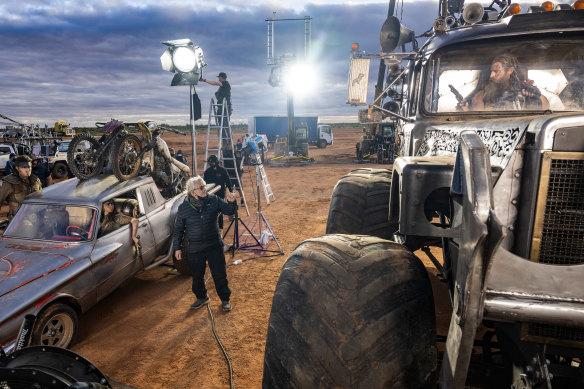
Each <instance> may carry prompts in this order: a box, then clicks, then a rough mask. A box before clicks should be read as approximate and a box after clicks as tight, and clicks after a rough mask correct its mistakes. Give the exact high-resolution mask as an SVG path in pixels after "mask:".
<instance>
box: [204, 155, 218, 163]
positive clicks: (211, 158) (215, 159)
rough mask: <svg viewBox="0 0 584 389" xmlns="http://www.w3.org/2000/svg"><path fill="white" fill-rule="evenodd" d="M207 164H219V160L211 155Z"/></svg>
mask: <svg viewBox="0 0 584 389" xmlns="http://www.w3.org/2000/svg"><path fill="white" fill-rule="evenodd" d="M207 162H219V159H217V156H215V155H211V156H210V157H209V159H208V160H207Z"/></svg>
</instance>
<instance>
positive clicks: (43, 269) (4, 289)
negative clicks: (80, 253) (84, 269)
mask: <svg viewBox="0 0 584 389" xmlns="http://www.w3.org/2000/svg"><path fill="white" fill-rule="evenodd" d="M64 252H65V250H64V249H63V246H59V245H55V246H49V245H46V244H37V245H35V244H30V243H28V244H26V245H24V244H19V243H14V242H12V243H3V244H1V245H0V297H2V296H4V295H6V294H8V293H10V292H12V291H14V290H16V289H18V288H20V287H21V286H24V285H27V284H29V283H31V282H33V281H35V280H38V279H40V278H42V277H44V276H46V275H47V274H50V273H52V272H55V271H62V270H63V269H66V268H67V267H68V266H70V265H71V264H73V263H74V262H75V260H73V259H72V257H70V256H68V255H65V253H64Z"/></svg>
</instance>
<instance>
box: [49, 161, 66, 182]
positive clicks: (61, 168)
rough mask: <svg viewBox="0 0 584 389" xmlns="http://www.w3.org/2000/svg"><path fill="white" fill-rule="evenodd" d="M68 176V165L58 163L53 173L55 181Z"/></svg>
mask: <svg viewBox="0 0 584 389" xmlns="http://www.w3.org/2000/svg"><path fill="white" fill-rule="evenodd" d="M66 175H67V165H65V164H64V163H62V162H59V163H56V164H55V166H53V170H52V172H51V176H53V178H54V179H57V180H58V179H60V178H63V177H65V176H66Z"/></svg>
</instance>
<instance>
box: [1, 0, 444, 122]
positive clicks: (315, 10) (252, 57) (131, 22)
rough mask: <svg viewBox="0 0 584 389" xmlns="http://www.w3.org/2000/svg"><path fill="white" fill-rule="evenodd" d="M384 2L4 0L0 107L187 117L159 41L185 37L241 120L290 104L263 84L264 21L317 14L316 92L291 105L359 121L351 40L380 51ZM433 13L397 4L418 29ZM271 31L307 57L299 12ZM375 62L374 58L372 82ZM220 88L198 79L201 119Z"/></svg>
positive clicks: (31, 113) (61, 113) (18, 114)
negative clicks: (352, 101) (352, 91)
mask: <svg viewBox="0 0 584 389" xmlns="http://www.w3.org/2000/svg"><path fill="white" fill-rule="evenodd" d="M398 3H399V4H401V3H400V2H399V1H398ZM387 8H388V1H386V0H382V1H379V0H378V1H368V0H354V1H338V0H337V1H335V0H315V1H312V2H307V1H302V0H280V1H269V0H255V1H249V0H219V1H207V0H196V1H195V0H191V1H186V0H183V1H180V0H86V1H77V0H2V2H1V3H0V61H1V62H0V114H3V115H5V116H8V117H10V118H13V119H15V120H17V121H20V122H24V123H36V124H40V125H44V124H45V123H46V124H49V125H52V123H54V122H55V121H57V120H60V121H63V120H64V121H67V122H69V123H71V124H72V125H73V126H92V125H93V124H94V123H95V122H96V121H107V120H109V119H110V118H117V119H121V120H125V121H136V120H139V119H145V118H148V119H153V120H157V121H160V122H165V123H169V124H185V123H187V122H188V120H189V114H188V113H189V88H188V87H187V86H175V87H170V81H171V79H172V76H173V75H172V74H171V73H168V72H165V71H163V70H162V69H161V66H160V56H161V54H162V53H163V51H164V49H165V48H166V46H164V45H162V44H161V43H160V42H161V41H165V40H171V39H180V38H190V39H191V40H192V41H193V42H194V43H195V44H196V45H199V46H200V47H201V48H202V49H203V51H204V54H205V61H206V62H207V64H208V66H207V67H206V68H205V70H204V74H203V76H204V77H205V78H208V79H213V80H216V79H217V78H216V76H217V74H218V73H219V72H226V73H227V75H228V80H229V82H230V83H231V87H232V96H233V108H234V112H233V119H234V121H237V122H247V119H248V118H249V117H251V116H254V115H285V114H286V91H285V90H284V89H283V88H273V87H271V86H270V85H269V84H268V77H269V73H270V68H269V66H267V64H266V51H267V50H266V31H267V23H266V21H265V20H266V18H268V17H275V18H303V17H304V16H310V17H311V18H312V47H311V50H312V51H311V54H312V60H313V61H314V63H315V65H314V67H315V69H316V70H317V72H318V77H317V79H316V80H315V81H313V82H308V78H307V79H306V84H305V87H306V89H307V90H309V89H312V90H313V93H312V94H309V95H307V96H304V97H302V98H296V99H295V112H296V113H297V114H317V115H319V117H320V118H321V120H323V121H355V120H356V115H357V111H358V108H356V107H351V106H348V105H347V104H345V101H346V90H347V86H346V82H347V74H348V67H349V52H350V48H351V44H352V43H353V42H359V43H360V45H361V50H366V51H368V52H377V51H379V49H380V46H379V30H380V28H381V25H382V24H383V21H384V20H385V18H386V16H387ZM274 12H275V14H274ZM437 14H438V0H434V1H429V2H427V1H412V0H410V2H407V3H406V5H405V7H402V6H401V5H400V6H398V8H397V16H399V17H401V18H402V23H403V24H405V25H406V26H408V27H409V28H411V29H414V30H415V32H416V34H421V33H422V32H424V31H425V30H427V29H428V28H429V27H430V26H431V24H432V22H433V20H434V19H435V18H436V16H437ZM275 38H276V45H275V48H276V52H275V55H276V56H280V55H282V54H288V53H292V54H296V55H297V56H302V55H303V40H304V22H303V21H288V22H276V26H275ZM377 66H378V61H377V60H374V62H373V64H372V67H371V75H370V80H371V81H370V87H371V89H372V86H373V85H372V84H374V82H375V81H374V78H375V77H376V74H377V70H376V69H377ZM216 89H217V87H215V86H212V85H208V84H200V85H198V86H197V87H196V91H197V93H198V95H199V97H200V99H201V101H202V111H203V119H202V120H199V121H198V122H197V124H203V123H206V121H207V115H208V110H209V101H210V99H211V97H213V93H214V92H215V90H216ZM371 93H372V92H371ZM0 122H2V121H1V120H0Z"/></svg>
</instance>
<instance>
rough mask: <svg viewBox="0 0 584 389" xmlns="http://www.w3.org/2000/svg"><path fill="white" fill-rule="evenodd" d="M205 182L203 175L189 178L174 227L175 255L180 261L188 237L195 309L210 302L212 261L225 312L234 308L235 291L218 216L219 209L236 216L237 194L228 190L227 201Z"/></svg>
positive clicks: (187, 253)
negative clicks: (207, 278)
mask: <svg viewBox="0 0 584 389" xmlns="http://www.w3.org/2000/svg"><path fill="white" fill-rule="evenodd" d="M205 185H206V183H205V180H204V179H203V178H202V177H201V176H196V177H192V178H190V179H189V180H188V181H187V196H186V198H185V200H184V201H183V202H182V203H181V204H180V205H179V207H178V212H177V217H176V224H175V228H174V237H173V245H174V248H175V252H174V255H175V257H176V259H177V260H181V259H182V256H183V254H182V248H181V242H182V240H183V236H185V237H186V240H187V247H188V250H187V252H186V260H187V263H188V265H189V269H190V270H191V274H192V276H193V286H192V291H193V293H194V294H195V296H196V297H197V300H196V301H195V302H194V303H193V304H192V305H191V309H198V308H201V307H202V306H203V305H206V304H209V296H208V295H207V288H206V287H205V268H206V263H208V264H209V269H210V270H211V275H212V276H213V282H214V283H215V290H216V291H217V294H218V295H219V298H220V299H221V306H222V308H223V310H224V311H230V310H231V303H230V301H229V298H230V296H231V290H229V285H228V281H227V269H226V266H225V255H224V254H223V240H222V239H221V236H220V235H219V228H218V226H217V215H218V214H219V212H223V213H224V214H226V215H233V214H234V213H235V210H236V206H237V205H236V203H235V195H234V194H233V193H231V192H229V191H227V192H226V193H225V199H226V200H227V201H225V200H223V199H221V198H219V197H217V196H215V195H208V194H207V190H206V188H205Z"/></svg>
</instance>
